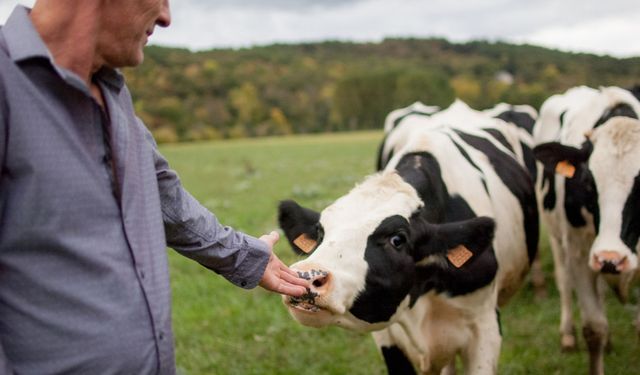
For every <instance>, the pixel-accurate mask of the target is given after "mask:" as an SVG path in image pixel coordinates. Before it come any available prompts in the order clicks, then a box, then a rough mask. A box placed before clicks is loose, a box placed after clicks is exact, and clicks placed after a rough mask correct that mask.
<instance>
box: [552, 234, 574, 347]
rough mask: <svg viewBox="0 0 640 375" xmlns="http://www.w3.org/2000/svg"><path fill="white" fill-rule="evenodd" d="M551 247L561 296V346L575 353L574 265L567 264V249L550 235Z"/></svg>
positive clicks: (557, 285)
mask: <svg viewBox="0 0 640 375" xmlns="http://www.w3.org/2000/svg"><path fill="white" fill-rule="evenodd" d="M549 245H550V247H551V253H552V254H553V271H554V276H555V279H556V287H557V288H558V294H559V295H560V346H561V348H562V351H565V352H566V351H573V350H575V349H576V330H575V328H574V324H573V309H572V300H571V297H572V295H571V294H572V287H571V279H570V277H569V273H568V270H569V269H570V267H572V265H571V264H568V263H567V259H568V257H567V256H566V255H565V254H566V253H565V249H564V248H563V247H562V245H561V244H560V241H559V240H558V239H557V238H556V237H555V236H553V235H549Z"/></svg>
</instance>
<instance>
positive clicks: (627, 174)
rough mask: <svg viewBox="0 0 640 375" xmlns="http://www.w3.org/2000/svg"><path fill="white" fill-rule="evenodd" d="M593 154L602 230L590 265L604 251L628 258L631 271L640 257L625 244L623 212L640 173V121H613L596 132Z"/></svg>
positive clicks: (615, 119) (618, 118)
mask: <svg viewBox="0 0 640 375" xmlns="http://www.w3.org/2000/svg"><path fill="white" fill-rule="evenodd" d="M591 137H592V138H591V139H592V142H593V145H594V149H593V152H592V154H591V157H590V158H589V169H590V170H591V172H592V174H593V178H594V180H595V182H596V187H597V189H598V206H599V208H600V227H599V233H598V236H597V237H596V240H595V242H594V243H593V246H592V247H591V252H590V256H589V259H590V262H593V260H594V255H597V254H598V253H599V252H601V251H615V252H618V253H620V255H621V256H626V257H627V260H628V262H629V266H630V269H629V271H630V270H633V269H636V268H637V267H638V257H637V255H636V254H633V253H632V252H631V249H629V248H628V247H627V246H626V245H625V244H624V243H623V242H622V240H621V238H620V233H621V228H622V212H623V209H624V205H625V203H626V201H627V199H628V198H629V195H630V192H631V189H632V187H633V183H634V179H635V177H636V176H637V175H638V173H639V172H640V121H638V120H635V119H628V118H624V117H616V118H613V119H611V120H609V121H607V123H605V124H604V125H602V126H601V127H599V128H596V129H595V131H594V132H593V134H592V136H591Z"/></svg>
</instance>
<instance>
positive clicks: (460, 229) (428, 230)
mask: <svg viewBox="0 0 640 375" xmlns="http://www.w3.org/2000/svg"><path fill="white" fill-rule="evenodd" d="M420 221H421V223H419V224H418V226H419V228H418V229H417V231H416V232H417V233H416V235H415V237H414V238H413V239H412V243H413V244H414V254H413V256H414V259H415V260H416V261H417V262H418V263H420V262H425V261H426V262H429V261H435V262H445V261H446V262H447V263H449V264H450V265H451V266H453V267H455V268H460V267H462V266H463V265H464V264H465V263H467V262H471V261H472V260H473V259H474V258H477V257H479V256H480V255H481V254H482V253H483V252H484V251H486V250H488V249H490V248H491V244H492V242H493V236H494V233H495V227H496V224H495V221H494V220H493V219H491V218H489V217H476V218H473V219H469V220H463V221H457V222H452V223H446V224H429V223H427V222H425V221H424V220H422V219H420ZM413 225H415V224H414V223H412V226H413Z"/></svg>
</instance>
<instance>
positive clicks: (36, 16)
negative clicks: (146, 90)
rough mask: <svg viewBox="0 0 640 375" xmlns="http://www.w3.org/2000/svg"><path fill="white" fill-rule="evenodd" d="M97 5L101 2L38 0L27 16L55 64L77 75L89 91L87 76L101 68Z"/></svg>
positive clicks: (89, 77)
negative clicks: (98, 49)
mask: <svg viewBox="0 0 640 375" xmlns="http://www.w3.org/2000/svg"><path fill="white" fill-rule="evenodd" d="M50 2H51V3H52V2H55V3H56V4H49V3H50ZM100 5H101V1H86V0H79V1H59V0H38V1H37V2H36V4H35V5H34V7H33V9H32V11H31V14H30V16H31V20H32V22H33V25H34V26H35V28H36V30H37V31H38V33H39V34H40V36H41V37H42V40H43V41H44V43H45V44H46V45H47V48H48V49H49V51H50V52H51V54H52V56H53V60H54V61H55V62H56V64H58V65H60V66H62V67H64V68H66V69H68V70H71V71H72V72H74V73H76V74H78V76H80V78H82V79H83V80H84V82H85V83H86V84H87V86H89V87H90V86H91V76H92V75H93V73H95V72H96V71H97V70H98V69H100V67H101V66H102V62H101V58H100V56H98V55H97V53H96V45H97V38H98V32H99V29H100Z"/></svg>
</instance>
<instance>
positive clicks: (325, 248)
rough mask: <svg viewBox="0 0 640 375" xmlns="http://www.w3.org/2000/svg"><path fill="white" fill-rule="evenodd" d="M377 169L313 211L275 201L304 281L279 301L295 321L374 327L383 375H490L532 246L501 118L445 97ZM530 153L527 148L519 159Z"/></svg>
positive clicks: (520, 168)
mask: <svg viewBox="0 0 640 375" xmlns="http://www.w3.org/2000/svg"><path fill="white" fill-rule="evenodd" d="M420 118H421V119H422V121H424V122H425V124H424V126H418V127H415V129H414V130H413V132H412V134H411V136H410V137H408V138H407V140H406V142H405V144H404V145H403V147H401V148H399V149H398V150H399V151H398V152H396V153H395V154H394V156H393V157H392V158H391V160H390V161H389V163H388V164H387V166H386V168H385V169H384V170H383V171H381V172H378V173H377V174H374V175H372V176H369V177H367V178H366V179H364V181H362V182H361V183H360V184H358V185H356V186H355V187H354V188H353V189H352V190H351V191H350V192H349V193H348V194H346V195H344V196H342V197H341V198H339V199H337V200H336V201H335V202H334V203H333V204H331V205H330V206H328V207H327V208H325V209H324V210H323V211H322V212H321V213H318V212H315V211H312V210H309V209H306V208H302V207H301V206H299V205H298V204H297V203H295V202H293V201H284V202H282V203H281V204H280V208H279V221H280V225H281V227H282V229H283V230H284V232H285V234H286V236H287V239H288V240H289V241H290V243H291V244H292V247H294V249H298V250H304V251H313V253H311V255H310V256H309V257H308V258H307V259H305V260H303V261H300V262H298V263H296V264H294V265H292V266H291V267H292V268H293V269H295V270H297V271H298V272H299V274H301V275H302V276H303V277H305V278H307V279H309V280H311V281H312V287H311V289H310V290H309V293H308V294H307V295H306V296H304V297H303V298H285V303H286V305H287V306H288V308H289V311H290V312H291V314H292V315H293V317H294V318H295V319H296V320H298V321H299V322H301V323H302V324H304V325H308V326H313V327H322V326H326V325H337V326H341V327H345V328H348V329H352V330H356V331H367V332H373V336H374V339H375V341H376V343H377V345H378V347H379V348H380V351H381V353H382V355H383V357H384V360H385V363H386V365H387V368H388V371H389V373H390V374H411V373H415V369H417V370H418V371H419V372H420V373H423V374H439V373H440V372H441V370H442V371H449V370H451V369H452V367H453V366H455V365H454V363H455V358H456V356H457V355H460V356H461V358H462V361H463V364H464V366H465V369H466V372H467V373H473V374H494V373H495V372H496V369H497V362H498V356H499V352H500V345H501V333H500V327H499V321H498V311H497V309H498V307H499V306H501V305H503V304H504V303H506V302H507V300H508V299H509V298H510V297H511V296H512V295H513V294H514V293H515V292H516V291H517V290H518V288H519V286H520V285H521V284H522V282H523V280H524V279H525V277H526V275H527V272H528V270H529V267H530V264H531V260H532V259H533V258H534V257H535V254H536V251H537V245H538V224H539V223H538V210H537V205H536V198H535V190H534V182H533V180H532V178H531V176H530V175H529V172H528V170H527V168H526V165H525V162H524V160H525V155H524V153H525V152H528V153H531V150H530V149H529V150H528V151H526V150H524V149H523V147H522V144H523V137H529V139H526V140H525V143H530V142H531V139H530V136H527V135H526V134H527V133H526V132H521V131H519V129H518V128H517V127H515V126H513V125H512V124H508V123H506V122H504V121H502V120H499V119H495V118H492V117H491V116H488V115H486V114H483V113H482V112H479V111H475V110H472V109H470V108H469V107H468V106H466V105H465V104H464V103H462V102H456V103H454V105H452V106H451V107H449V108H448V109H446V110H444V111H442V112H438V113H436V114H433V115H431V116H428V117H425V116H423V117H420ZM529 156H531V155H529Z"/></svg>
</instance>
